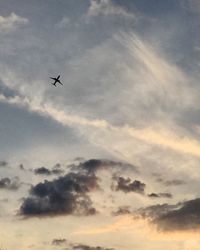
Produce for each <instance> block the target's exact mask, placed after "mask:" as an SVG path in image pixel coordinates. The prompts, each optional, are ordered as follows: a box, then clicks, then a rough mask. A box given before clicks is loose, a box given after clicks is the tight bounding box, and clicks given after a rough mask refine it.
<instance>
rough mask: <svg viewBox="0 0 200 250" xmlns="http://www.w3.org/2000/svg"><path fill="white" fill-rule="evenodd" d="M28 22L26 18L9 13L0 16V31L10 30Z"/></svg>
mask: <svg viewBox="0 0 200 250" xmlns="http://www.w3.org/2000/svg"><path fill="white" fill-rule="evenodd" d="M27 23H28V19H27V18H24V17H21V16H18V15H16V14H15V13H11V14H10V15H9V16H5V17H3V16H0V31H3V32H10V31H13V30H15V29H16V28H18V27H19V26H21V25H25V24H27Z"/></svg>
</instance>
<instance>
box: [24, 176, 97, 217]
mask: <svg viewBox="0 0 200 250" xmlns="http://www.w3.org/2000/svg"><path fill="white" fill-rule="evenodd" d="M98 188H99V185H98V178H97V177H96V176H95V175H83V174H79V173H68V174H67V175H65V176H64V177H60V178H58V179H54V180H52V181H46V180H45V182H43V183H39V184H37V185H36V186H33V187H32V188H31V190H30V196H29V197H28V198H25V199H24V201H23V204H22V205H21V207H20V214H21V215H25V216H54V215H61V214H66V215H67V214H75V215H93V214H95V213H96V209H95V208H93V207H92V201H91V199H90V197H89V196H88V195H87V194H88V193H89V192H91V191H93V190H96V189H98Z"/></svg>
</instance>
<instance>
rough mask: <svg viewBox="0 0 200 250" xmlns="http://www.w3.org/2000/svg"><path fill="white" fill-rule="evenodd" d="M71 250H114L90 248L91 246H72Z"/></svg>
mask: <svg viewBox="0 0 200 250" xmlns="http://www.w3.org/2000/svg"><path fill="white" fill-rule="evenodd" d="M72 249H73V250H114V248H104V247H100V246H97V247H92V246H88V245H83V244H79V245H74V246H73V247H72Z"/></svg>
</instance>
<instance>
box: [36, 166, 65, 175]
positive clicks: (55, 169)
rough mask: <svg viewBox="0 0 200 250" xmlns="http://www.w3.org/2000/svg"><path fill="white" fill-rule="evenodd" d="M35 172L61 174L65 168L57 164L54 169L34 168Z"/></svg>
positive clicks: (39, 173)
mask: <svg viewBox="0 0 200 250" xmlns="http://www.w3.org/2000/svg"><path fill="white" fill-rule="evenodd" d="M34 173H35V174H37V175H52V174H55V175H60V174H63V173H64V170H62V169H60V168H58V167H57V166H54V168H53V169H52V170H50V169H48V168H45V167H41V168H36V169H34Z"/></svg>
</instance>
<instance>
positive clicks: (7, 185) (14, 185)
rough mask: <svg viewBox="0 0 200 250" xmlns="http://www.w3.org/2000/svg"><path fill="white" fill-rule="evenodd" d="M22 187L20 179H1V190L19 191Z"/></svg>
mask: <svg viewBox="0 0 200 250" xmlns="http://www.w3.org/2000/svg"><path fill="white" fill-rule="evenodd" d="M20 186H21V183H20V182H19V178H18V177H15V178H13V179H10V178H2V179H0V189H8V190H17V189H19V187H20Z"/></svg>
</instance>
